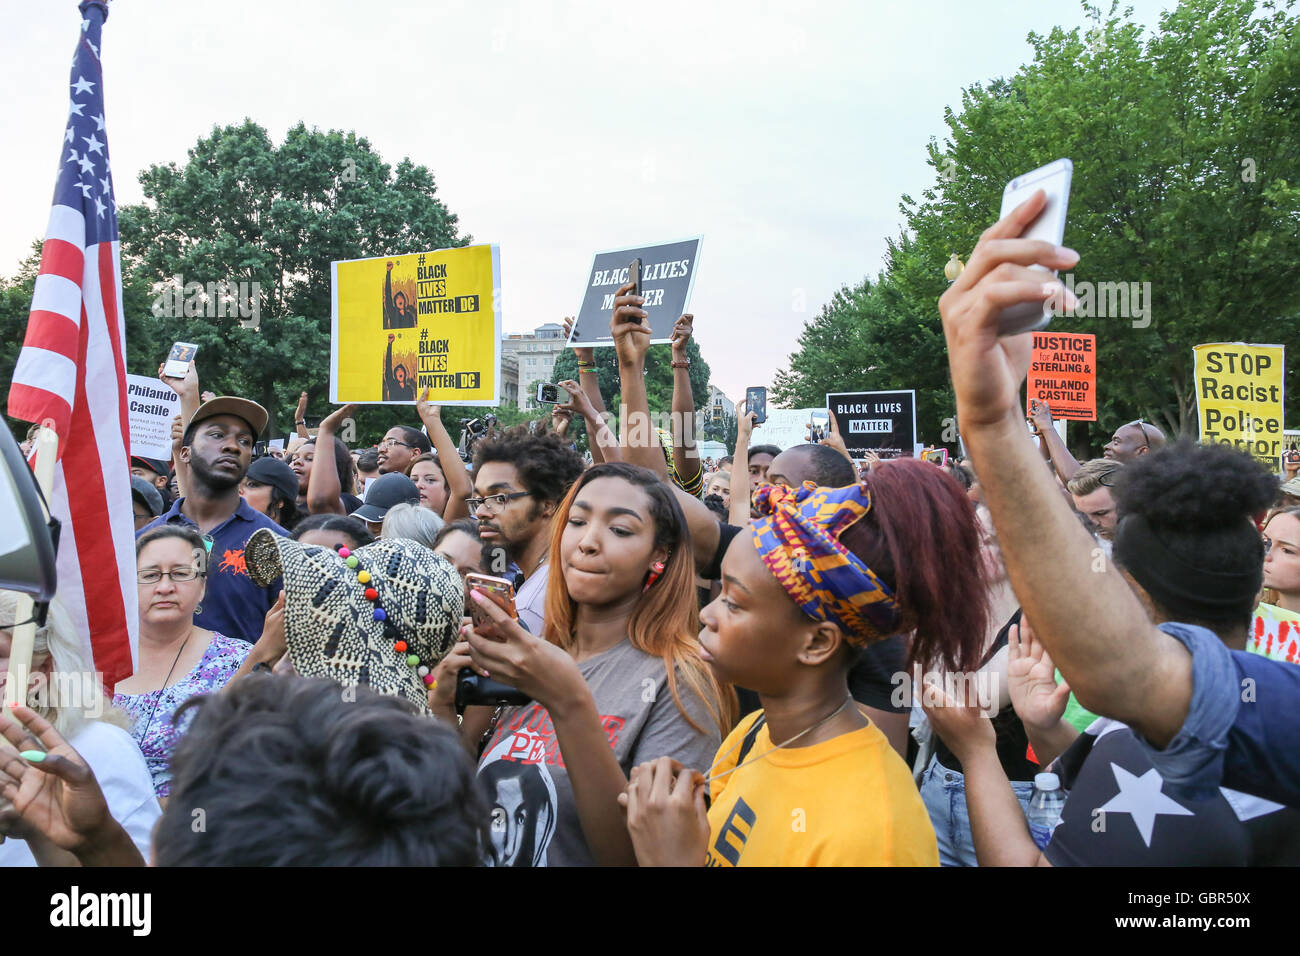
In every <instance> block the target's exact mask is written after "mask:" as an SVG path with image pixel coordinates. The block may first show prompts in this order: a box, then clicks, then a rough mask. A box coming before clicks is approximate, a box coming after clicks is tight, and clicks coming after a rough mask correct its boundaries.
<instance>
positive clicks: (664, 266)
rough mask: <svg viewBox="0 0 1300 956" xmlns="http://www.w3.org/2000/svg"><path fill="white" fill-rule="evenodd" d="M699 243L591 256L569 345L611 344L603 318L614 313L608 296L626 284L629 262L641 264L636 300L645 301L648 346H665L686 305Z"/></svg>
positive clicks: (684, 240) (693, 283)
mask: <svg viewBox="0 0 1300 956" xmlns="http://www.w3.org/2000/svg"><path fill="white" fill-rule="evenodd" d="M700 242H701V240H700V238H699V237H698V236H697V237H696V238H694V239H683V240H681V241H680V242H666V243H663V244H662V245H658V246H642V247H641V248H639V249H615V250H611V251H610V252H598V253H596V255H595V258H594V259H593V260H592V264H591V272H590V273H589V274H588V275H587V290H586V292H585V293H584V294H583V297H582V308H580V309H579V310H578V317H577V321H576V322H575V323H574V326H573V336H572V337H571V339H570V344H572V345H612V344H613V343H614V339H613V337H612V336H611V335H610V334H609V317H610V314H611V313H612V312H613V311H614V296H615V294H616V293H617V292H618V289H619V286H621V285H623V284H624V283H625V282H627V281H628V266H630V265H631V264H632V260H633V259H640V260H641V295H642V296H643V297H644V298H645V304H644V305H642V306H641V308H643V309H645V311H646V312H647V313H649V318H648V319H647V321H648V322H649V323H650V341H651V342H668V341H670V340H671V339H672V336H673V325H674V324H675V323H676V322H677V319H678V317H679V316H681V315H682V314H683V313H684V312H686V310H687V306H688V305H689V303H690V301H691V289H692V287H693V286H694V285H695V272H696V268H697V266H698V264H699V259H700Z"/></svg>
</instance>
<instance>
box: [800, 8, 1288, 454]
mask: <svg viewBox="0 0 1300 956" xmlns="http://www.w3.org/2000/svg"><path fill="white" fill-rule="evenodd" d="M1084 9H1085V11H1087V12H1088V13H1089V14H1090V16H1091V17H1092V19H1093V21H1094V27H1093V28H1092V30H1091V31H1084V30H1081V29H1078V28H1076V29H1072V30H1068V31H1067V30H1064V29H1061V28H1055V29H1053V30H1052V31H1051V32H1050V33H1048V34H1047V35H1046V36H1041V35H1037V34H1031V35H1030V37H1029V42H1030V44H1031V46H1032V47H1033V50H1034V57H1033V61H1032V62H1031V63H1030V64H1028V65H1026V66H1024V67H1022V68H1021V69H1020V70H1019V71H1018V72H1017V73H1016V75H1015V76H1013V77H1012V78H1011V79H1010V80H1004V79H998V80H994V81H992V82H991V83H989V84H987V85H980V84H976V85H973V86H971V87H969V88H967V89H965V90H963V91H962V101H961V108H960V110H952V109H950V110H948V111H947V113H946V116H945V122H946V124H947V126H948V129H949V136H948V138H947V139H946V141H945V142H944V144H943V145H942V146H940V145H939V144H938V143H935V142H932V143H931V144H930V146H929V150H928V152H929V164H930V165H931V166H932V167H933V168H934V169H935V172H936V180H935V185H934V186H933V187H932V188H931V189H928V190H926V191H925V192H924V193H923V194H922V198H921V200H920V201H917V200H914V199H912V198H911V197H910V196H904V197H902V203H901V207H900V208H901V209H902V212H903V214H904V216H905V217H906V220H907V226H906V230H905V233H904V235H903V236H901V237H900V238H899V239H898V240H895V241H894V242H892V243H890V246H889V252H888V256H887V258H886V268H885V270H884V271H883V272H882V273H881V275H880V276H879V277H878V278H877V280H876V282H875V284H874V285H870V284H868V283H863V284H862V285H860V286H858V287H855V288H853V289H845V290H843V291H842V292H841V293H839V294H837V296H836V297H835V298H834V299H833V300H832V302H831V303H830V304H828V305H827V307H826V308H825V309H824V310H823V313H822V314H821V315H820V316H818V318H817V319H815V320H814V321H813V322H812V323H810V324H809V325H808V327H807V328H806V329H805V333H804V335H803V336H802V337H801V338H800V341H799V348H798V350H797V351H796V352H795V354H794V355H792V356H791V360H790V367H789V369H788V371H786V372H785V373H784V374H783V375H782V376H781V377H780V378H778V385H777V389H776V391H777V394H778V397H779V398H781V399H783V400H785V399H786V398H787V396H788V397H789V398H791V399H793V398H795V397H802V398H810V397H812V396H814V395H816V394H819V393H821V392H825V391H829V390H832V389H829V388H823V387H822V386H821V384H820V383H819V382H818V381H817V380H816V379H815V376H817V375H825V376H827V378H826V379H825V380H826V381H841V380H843V378H844V377H845V376H843V375H839V376H838V377H837V374H838V373H839V372H840V371H843V370H847V371H848V372H851V373H852V374H853V375H857V376H860V377H859V378H858V379H857V382H856V383H855V387H858V388H861V387H870V388H888V387H908V388H916V389H917V390H918V426H919V429H920V431H921V439H922V440H924V441H932V442H933V441H937V440H938V439H939V438H940V437H941V433H942V430H943V421H944V419H945V418H946V417H947V416H949V415H951V414H952V395H951V389H950V387H949V382H948V377H947V365H946V357H945V356H944V354H943V336H942V330H941V327H940V322H939V316H938V311H937V307H936V306H937V299H938V297H939V295H940V294H941V293H942V291H943V289H944V287H945V280H944V279H943V276H942V272H943V267H944V264H945V263H946V262H947V260H948V258H949V256H950V255H952V254H953V253H957V254H959V255H961V256H963V257H965V256H966V255H968V254H969V250H970V249H971V248H972V247H973V246H974V245H975V242H976V241H977V240H978V238H979V235H980V233H981V232H982V231H983V230H984V229H985V228H986V227H987V226H988V225H989V224H990V223H991V222H992V221H993V219H994V217H995V216H996V214H997V210H998V208H999V206H1000V202H1001V193H1002V189H1003V186H1004V184H1005V183H1006V182H1007V181H1008V180H1010V179H1011V178H1013V177H1014V176H1016V175H1018V174H1020V173H1023V172H1025V171H1027V170H1030V169H1033V168H1036V167H1038V166H1041V165H1044V164H1045V163H1048V162H1051V161H1052V160H1054V159H1056V158H1058V157H1060V156H1069V157H1070V158H1071V159H1072V160H1073V162H1074V181H1073V187H1072V191H1071V195H1070V208H1069V217H1068V221H1067V226H1066V235H1065V244H1066V245H1068V246H1071V247H1073V248H1075V249H1077V250H1079V253H1080V256H1081V261H1080V263H1079V266H1078V267H1077V268H1076V269H1075V270H1074V272H1073V282H1074V283H1075V284H1076V285H1079V284H1080V283H1084V282H1090V283H1094V284H1099V283H1105V282H1124V283H1134V282H1136V283H1145V282H1149V283H1150V292H1151V295H1150V299H1149V301H1147V302H1146V305H1147V307H1148V308H1149V310H1150V311H1149V315H1148V316H1147V317H1145V318H1141V317H1138V316H1135V315H1131V314H1130V315H1129V316H1125V317H1115V316H1107V317H1102V316H1100V315H1095V316H1093V317H1083V316H1081V315H1076V316H1060V317H1058V318H1057V319H1056V320H1055V321H1054V323H1053V327H1054V328H1058V329H1061V330H1064V331H1078V332H1093V333H1096V334H1097V336H1098V369H1099V372H1098V391H1099V409H1098V413H1099V421H1098V422H1097V423H1094V424H1093V426H1092V427H1091V428H1089V429H1077V428H1076V427H1075V426H1072V427H1071V430H1072V438H1073V439H1075V440H1073V441H1072V444H1075V445H1077V446H1084V447H1087V446H1091V447H1092V448H1093V450H1096V449H1097V448H1098V447H1099V446H1100V444H1101V442H1102V441H1103V440H1104V438H1102V436H1106V437H1108V436H1109V435H1110V434H1111V432H1112V431H1113V429H1114V428H1115V427H1116V426H1117V425H1119V424H1121V423H1123V422H1125V421H1129V420H1131V419H1133V418H1136V417H1139V416H1142V417H1144V418H1146V419H1147V420H1150V421H1157V422H1159V423H1160V424H1161V425H1162V426H1163V427H1164V428H1165V429H1166V431H1168V432H1170V433H1171V434H1174V435H1178V434H1183V433H1188V434H1195V432H1196V416H1195V407H1196V398H1195V390H1194V386H1193V382H1192V346H1194V345H1196V344H1199V343H1202V342H1215V341H1251V342H1264V343H1269V342H1277V341H1281V340H1284V339H1285V338H1286V337H1287V332H1288V331H1290V332H1294V330H1295V329H1296V328H1297V318H1300V287H1298V286H1297V285H1296V283H1295V282H1294V281H1293V279H1292V272H1293V271H1294V263H1295V262H1296V261H1297V259H1298V258H1300V228H1297V223H1298V222H1300V153H1297V151H1296V149H1295V116H1296V115H1297V114H1298V113H1300V83H1298V82H1297V77H1298V76H1300V32H1297V30H1296V19H1295V18H1292V17H1288V16H1286V14H1285V13H1283V12H1282V11H1279V10H1276V9H1275V8H1273V7H1272V5H1269V4H1265V5H1262V6H1260V7H1257V5H1256V4H1254V3H1252V2H1250V0H1186V2H1184V3H1182V4H1180V5H1179V6H1178V7H1177V9H1175V10H1174V11H1172V12H1168V13H1165V14H1163V15H1162V17H1161V19H1160V24H1159V27H1158V29H1156V30H1155V31H1153V32H1152V33H1151V34H1149V35H1148V36H1146V37H1144V36H1143V33H1142V30H1141V28H1140V26H1139V25H1138V24H1136V23H1133V22H1132V21H1131V11H1125V12H1124V13H1123V14H1122V15H1120V14H1117V13H1116V9H1117V8H1116V6H1112V7H1111V8H1110V11H1109V13H1108V14H1105V15H1103V14H1102V12H1101V11H1100V10H1098V9H1096V8H1094V7H1090V6H1087V5H1086V4H1085V5H1084ZM1139 288H1140V286H1139ZM1148 319H1149V324H1148V322H1147V320H1148ZM855 323H859V324H858V325H857V326H855ZM863 325H866V327H865V328H864V327H862V326H863ZM812 353H819V354H816V355H814V354H812ZM873 366H874V371H871V373H870V374H869V375H868V374H865V372H866V370H869V369H871V368H872V367H873ZM1287 366H1288V369H1287V371H1288V377H1289V378H1290V380H1291V381H1295V380H1296V379H1295V377H1294V376H1295V375H1296V374H1297V372H1300V359H1297V357H1296V353H1295V350H1294V349H1293V350H1291V351H1290V354H1288V356H1287ZM1287 405H1288V417H1289V419H1290V420H1291V421H1295V420H1296V415H1297V411H1298V410H1300V399H1298V398H1297V395H1296V390H1295V389H1292V390H1291V393H1290V395H1289V397H1288V401H1287ZM1080 432H1082V434H1080Z"/></svg>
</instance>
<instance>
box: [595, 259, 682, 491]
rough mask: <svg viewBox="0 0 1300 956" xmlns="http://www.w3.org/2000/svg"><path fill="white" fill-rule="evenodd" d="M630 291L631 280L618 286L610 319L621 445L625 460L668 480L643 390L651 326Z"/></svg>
mask: <svg viewBox="0 0 1300 956" xmlns="http://www.w3.org/2000/svg"><path fill="white" fill-rule="evenodd" d="M631 291H632V283H630V282H628V283H626V284H624V285H622V286H620V287H619V290H618V292H617V294H616V295H615V298H614V314H613V316H612V317H611V319H610V323H609V331H610V333H611V334H612V335H613V336H614V349H615V352H616V353H617V355H618V383H619V391H620V392H621V394H622V396H623V421H622V422H620V425H621V429H620V430H621V431H622V435H621V436H619V441H620V447H621V448H622V449H623V460H624V461H629V462H631V463H632V464H634V465H641V466H642V467H643V468H649V469H650V470H651V471H653V472H654V473H655V474H656V475H658V476H659V477H661V478H663V479H664V480H665V481H668V462H667V461H666V460H665V459H664V453H663V448H662V446H660V444H659V437H658V436H657V435H656V434H655V432H654V429H653V428H651V427H650V401H649V399H648V398H646V392H645V354H646V351H647V350H648V349H649V348H650V327H649V326H647V325H645V324H644V322H643V321H642V320H643V319H645V318H646V312H645V310H644V309H642V308H641V303H642V302H643V301H644V300H643V299H642V298H641V297H640V296H635V295H631V294H630V293H631Z"/></svg>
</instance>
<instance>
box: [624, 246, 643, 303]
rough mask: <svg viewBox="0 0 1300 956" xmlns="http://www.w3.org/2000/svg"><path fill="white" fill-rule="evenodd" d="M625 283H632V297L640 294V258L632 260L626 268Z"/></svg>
mask: <svg viewBox="0 0 1300 956" xmlns="http://www.w3.org/2000/svg"><path fill="white" fill-rule="evenodd" d="M627 281H628V282H630V283H632V293H631V294H632V295H640V294H641V257H640V256H638V257H637V258H635V259H633V260H632V262H631V263H630V264H629V265H628V267H627Z"/></svg>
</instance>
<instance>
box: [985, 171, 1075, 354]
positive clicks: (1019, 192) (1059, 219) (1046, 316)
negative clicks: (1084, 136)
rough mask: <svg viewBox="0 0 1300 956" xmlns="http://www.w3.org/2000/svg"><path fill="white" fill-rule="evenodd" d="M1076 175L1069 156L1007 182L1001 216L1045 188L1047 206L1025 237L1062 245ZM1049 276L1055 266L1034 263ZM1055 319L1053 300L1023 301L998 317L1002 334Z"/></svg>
mask: <svg viewBox="0 0 1300 956" xmlns="http://www.w3.org/2000/svg"><path fill="white" fill-rule="evenodd" d="M1073 176H1074V164H1073V163H1072V162H1070V161H1069V160H1068V159H1058V160H1057V161H1056V162H1054V163H1048V164H1047V165H1046V166H1041V167H1039V168H1038V169H1035V170H1034V171H1033V172H1031V173H1025V174H1024V175H1023V176H1017V177H1016V178H1015V179H1013V180H1011V182H1009V183H1007V188H1006V189H1005V190H1003V192H1002V212H1001V213H1000V214H999V215H998V218H999V219H1001V218H1003V217H1004V216H1006V214H1007V213H1009V212H1011V210H1013V209H1015V208H1016V207H1017V206H1019V205H1020V204H1021V203H1022V202H1024V201H1025V200H1026V199H1028V198H1029V197H1030V196H1032V195H1033V194H1034V193H1035V192H1036V191H1037V190H1039V189H1041V190H1043V191H1044V192H1045V193H1047V205H1045V206H1044V207H1043V211H1042V212H1041V213H1039V215H1038V218H1037V219H1035V220H1034V221H1033V222H1032V223H1030V225H1029V228H1028V229H1026V230H1025V231H1024V232H1023V233H1021V235H1020V238H1021V239H1041V240H1043V241H1044V242H1050V243H1051V244H1052V245H1054V246H1059V245H1060V244H1061V241H1062V240H1063V239H1064V238H1065V214H1066V212H1067V210H1068V209H1069V205H1070V180H1071V178H1072V177H1073ZM1030 268H1031V269H1037V270H1039V271H1040V272H1042V273H1043V274H1044V276H1046V275H1047V274H1048V273H1049V272H1050V274H1051V275H1052V276H1055V275H1056V270H1055V269H1050V270H1049V269H1047V268H1046V267H1044V266H1037V265H1035V266H1030ZM1051 321H1052V300H1051V299H1048V300H1047V301H1046V302H1021V303H1019V304H1018V305H1013V306H1010V307H1008V308H1005V309H1003V310H1002V314H1001V315H1000V316H999V317H998V335H1020V334H1021V333H1023V332H1036V331H1038V330H1039V329H1045V328H1047V326H1048V325H1049V324H1051Z"/></svg>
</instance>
